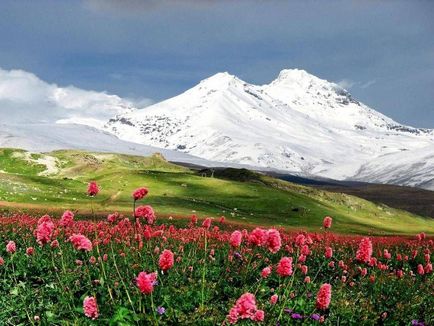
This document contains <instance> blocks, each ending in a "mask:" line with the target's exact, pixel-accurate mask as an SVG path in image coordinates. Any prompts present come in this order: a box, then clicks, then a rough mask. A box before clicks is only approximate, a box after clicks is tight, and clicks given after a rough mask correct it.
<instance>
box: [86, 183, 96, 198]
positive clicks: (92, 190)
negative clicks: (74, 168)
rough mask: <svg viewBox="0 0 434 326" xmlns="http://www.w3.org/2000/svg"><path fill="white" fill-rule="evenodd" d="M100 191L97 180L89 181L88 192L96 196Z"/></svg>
mask: <svg viewBox="0 0 434 326" xmlns="http://www.w3.org/2000/svg"><path fill="white" fill-rule="evenodd" d="M98 193H99V187H98V184H97V183H96V181H91V182H89V185H88V186H87V194H88V195H89V196H91V197H95V196H96V195H97V194H98Z"/></svg>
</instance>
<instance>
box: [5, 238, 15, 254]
mask: <svg viewBox="0 0 434 326" xmlns="http://www.w3.org/2000/svg"><path fill="white" fill-rule="evenodd" d="M6 251H7V252H8V253H10V254H13V253H14V252H15V251H17V245H16V244H15V242H14V241H9V242H8V243H7V245H6Z"/></svg>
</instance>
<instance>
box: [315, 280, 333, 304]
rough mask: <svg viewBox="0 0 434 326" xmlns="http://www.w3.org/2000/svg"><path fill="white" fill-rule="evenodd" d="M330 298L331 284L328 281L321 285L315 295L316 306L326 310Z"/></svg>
mask: <svg viewBox="0 0 434 326" xmlns="http://www.w3.org/2000/svg"><path fill="white" fill-rule="evenodd" d="M331 298H332V286H331V285H330V284H328V283H325V284H323V285H321V288H320V289H319V291H318V295H317V297H316V307H317V308H318V309H321V310H326V309H327V308H328V307H329V305H330V301H331Z"/></svg>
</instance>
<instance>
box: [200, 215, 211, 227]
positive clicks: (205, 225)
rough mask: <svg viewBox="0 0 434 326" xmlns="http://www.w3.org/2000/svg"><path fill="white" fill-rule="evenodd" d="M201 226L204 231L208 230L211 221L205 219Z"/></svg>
mask: <svg viewBox="0 0 434 326" xmlns="http://www.w3.org/2000/svg"><path fill="white" fill-rule="evenodd" d="M202 226H203V227H204V228H205V229H209V228H210V227H211V219H210V218H209V217H208V218H206V219H205V220H204V221H203V223H202Z"/></svg>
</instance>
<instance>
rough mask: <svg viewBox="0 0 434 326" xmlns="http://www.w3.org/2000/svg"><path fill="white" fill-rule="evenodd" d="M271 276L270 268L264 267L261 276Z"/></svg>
mask: <svg viewBox="0 0 434 326" xmlns="http://www.w3.org/2000/svg"><path fill="white" fill-rule="evenodd" d="M270 274H271V267H269V266H268V267H265V268H264V269H263V270H262V272H261V276H262V277H263V278H267V277H268V276H269V275H270Z"/></svg>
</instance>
